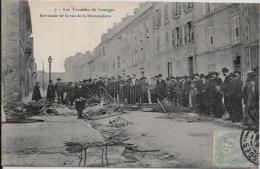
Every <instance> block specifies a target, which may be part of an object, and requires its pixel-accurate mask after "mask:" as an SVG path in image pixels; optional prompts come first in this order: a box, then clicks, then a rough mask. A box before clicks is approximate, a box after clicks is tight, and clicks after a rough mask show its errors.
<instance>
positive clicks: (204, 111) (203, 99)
mask: <svg viewBox="0 0 260 169" xmlns="http://www.w3.org/2000/svg"><path fill="white" fill-rule="evenodd" d="M197 88H198V104H199V105H198V109H199V114H201V115H205V116H209V115H210V111H209V106H208V104H209V103H208V95H207V92H206V89H207V81H206V76H205V75H204V74H201V75H200V80H199V81H198V83H197Z"/></svg>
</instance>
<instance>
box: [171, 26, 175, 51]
mask: <svg viewBox="0 0 260 169" xmlns="http://www.w3.org/2000/svg"><path fill="white" fill-rule="evenodd" d="M174 32H175V30H174V29H173V30H172V47H174V46H175V39H174Z"/></svg>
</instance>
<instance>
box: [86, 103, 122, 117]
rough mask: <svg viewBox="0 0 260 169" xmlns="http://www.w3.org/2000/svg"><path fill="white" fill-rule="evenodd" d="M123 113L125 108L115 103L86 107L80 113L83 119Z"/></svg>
mask: <svg viewBox="0 0 260 169" xmlns="http://www.w3.org/2000/svg"><path fill="white" fill-rule="evenodd" d="M122 113H125V110H124V109H123V108H122V106H121V105H119V104H116V103H110V104H103V105H101V104H98V105H95V106H92V107H86V108H85V109H84V110H83V112H82V115H83V117H84V118H85V119H88V120H97V119H102V118H108V117H112V116H116V115H119V114H122Z"/></svg>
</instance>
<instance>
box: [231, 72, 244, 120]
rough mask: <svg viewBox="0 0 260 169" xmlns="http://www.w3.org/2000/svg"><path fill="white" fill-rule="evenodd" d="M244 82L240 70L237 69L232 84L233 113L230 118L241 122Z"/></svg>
mask: <svg viewBox="0 0 260 169" xmlns="http://www.w3.org/2000/svg"><path fill="white" fill-rule="evenodd" d="M242 87H243V82H242V80H241V79H240V72H239V71H235V72H234V74H233V81H232V82H231V84H230V102H231V113H230V116H231V117H230V119H231V121H232V122H240V121H241V120H242V112H243V109H242V96H243V92H242V91H243V89H242Z"/></svg>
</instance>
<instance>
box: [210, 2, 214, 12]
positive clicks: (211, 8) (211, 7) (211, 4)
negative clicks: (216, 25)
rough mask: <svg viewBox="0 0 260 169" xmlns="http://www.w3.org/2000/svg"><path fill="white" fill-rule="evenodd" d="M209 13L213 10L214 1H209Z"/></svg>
mask: <svg viewBox="0 0 260 169" xmlns="http://www.w3.org/2000/svg"><path fill="white" fill-rule="evenodd" d="M209 8H210V13H211V12H213V11H214V3H209Z"/></svg>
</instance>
